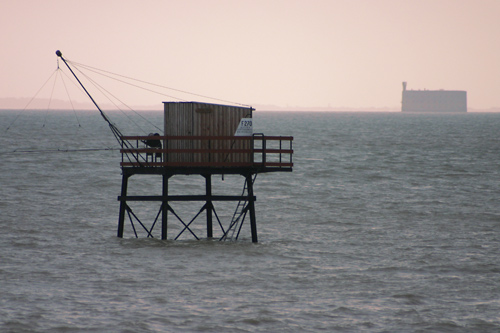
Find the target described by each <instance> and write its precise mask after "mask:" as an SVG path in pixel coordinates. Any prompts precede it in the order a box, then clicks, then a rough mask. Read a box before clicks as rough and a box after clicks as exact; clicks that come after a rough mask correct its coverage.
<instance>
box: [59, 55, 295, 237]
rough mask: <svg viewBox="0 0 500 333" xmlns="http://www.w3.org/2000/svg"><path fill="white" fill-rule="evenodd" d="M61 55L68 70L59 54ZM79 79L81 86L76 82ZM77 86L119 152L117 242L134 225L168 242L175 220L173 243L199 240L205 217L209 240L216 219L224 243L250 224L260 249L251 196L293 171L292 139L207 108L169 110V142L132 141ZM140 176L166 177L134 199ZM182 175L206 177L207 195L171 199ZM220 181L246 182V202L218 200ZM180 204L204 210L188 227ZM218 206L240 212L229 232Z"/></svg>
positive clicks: (238, 111)
mask: <svg viewBox="0 0 500 333" xmlns="http://www.w3.org/2000/svg"><path fill="white" fill-rule="evenodd" d="M56 53H57V55H58V56H59V57H61V59H62V60H63V61H64V62H65V63H66V61H65V60H64V58H63V57H62V55H61V53H60V51H57V52H56ZM66 65H67V66H68V68H69V69H70V71H71V72H72V73H73V71H72V70H71V68H70V67H69V65H68V64H67V63H66ZM73 75H75V74H74V73H73ZM75 78H76V79H77V80H78V78H77V77H76V75H75ZM78 82H79V83H80V85H81V86H82V88H83V89H84V90H85V92H86V93H87V94H88V96H89V97H90V99H91V100H92V102H93V103H94V104H95V106H96V107H97V109H98V110H99V111H100V112H101V115H102V116H103V118H104V119H105V120H106V121H107V122H108V124H109V126H110V128H111V130H112V132H113V134H114V135H115V137H116V138H117V139H118V141H119V142H120V144H121V149H120V152H121V157H122V160H121V163H120V166H121V170H122V186H121V195H120V196H119V197H118V200H119V202H120V211H119V218H118V233H117V236H118V237H123V234H124V229H125V220H126V218H127V217H128V219H129V220H130V222H131V226H132V229H133V232H134V234H135V236H136V237H138V230H137V228H136V227H135V226H136V225H137V224H138V225H139V226H140V227H142V229H143V230H144V231H145V234H146V237H153V235H154V228H155V226H156V225H158V224H161V239H167V231H168V229H169V228H168V223H169V218H173V219H174V221H175V220H177V221H178V222H180V223H181V228H180V231H179V229H178V230H177V231H176V235H175V237H174V239H178V238H179V237H180V236H181V235H182V234H183V233H185V232H189V233H190V234H192V236H193V237H194V238H195V239H200V237H199V235H197V234H196V233H195V231H196V230H193V223H195V221H196V220H197V219H198V218H199V217H200V216H201V215H202V213H203V212H205V216H206V237H207V238H213V237H214V230H213V229H214V223H213V222H214V217H215V219H216V221H217V224H218V225H219V227H220V232H219V233H218V236H217V238H218V239H219V240H226V239H238V236H239V234H240V231H241V230H242V226H243V222H244V221H245V219H246V217H247V216H248V217H249V220H250V232H251V238H252V242H257V221H256V216H255V201H256V196H255V194H254V189H253V184H254V180H255V177H256V175H257V174H259V173H267V172H291V171H292V167H293V162H292V154H293V149H292V141H293V138H292V137H290V136H265V135H264V134H262V133H253V126H252V113H253V111H254V109H253V108H251V107H244V106H230V105H220V104H209V103H201V102H164V124H163V125H164V135H159V134H158V133H152V134H150V135H148V136H126V135H123V134H122V133H121V132H120V131H119V130H118V129H117V128H116V126H114V125H113V123H112V122H111V121H110V120H109V119H108V117H107V116H106V115H105V114H104V113H103V112H102V110H101V109H100V108H99V106H98V105H97V104H96V103H95V101H94V99H93V98H92V97H91V96H90V94H89V93H88V92H87V90H86V89H85V87H83V85H82V84H81V82H80V81H79V80H78ZM137 175H141V176H156V177H158V176H160V177H161V190H160V192H161V193H147V194H146V195H140V194H142V193H130V192H131V191H129V180H130V179H131V177H133V176H137ZM181 175H189V176H200V177H203V179H204V187H205V190H204V193H202V194H200V193H199V192H198V193H188V188H190V187H188V186H185V187H184V188H185V190H184V191H183V192H184V193H182V194H172V193H170V191H169V182H170V181H172V180H173V179H174V177H176V176H181ZM214 175H221V177H222V179H223V177H224V175H236V176H240V177H241V178H242V180H243V191H242V192H241V194H240V195H220V194H215V193H214V192H213V187H212V181H213V179H212V178H213V176H214ZM146 192H148V191H146ZM133 202H144V203H152V204H156V205H157V206H156V207H157V209H158V210H157V213H155V218H154V220H153V221H152V222H151V223H146V222H145V221H143V220H141V218H139V216H138V214H136V213H135V212H134V211H133V209H132V208H131V205H132V203H133ZM175 202H188V203H193V205H194V204H196V203H199V204H200V205H201V207H200V209H199V210H198V212H197V213H196V214H195V215H194V217H193V218H191V219H190V220H189V221H187V220H184V219H183V218H181V214H179V213H178V212H177V211H176V210H175V209H174V205H173V203H175ZM216 202H233V203H235V205H236V208H235V210H234V213H233V214H232V218H231V221H230V222H229V224H227V225H226V227H224V225H223V223H222V221H220V219H219V215H218V214H217V211H216V208H215V207H216V206H215V205H214V203H216Z"/></svg>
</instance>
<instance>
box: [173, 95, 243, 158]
mask: <svg viewBox="0 0 500 333" xmlns="http://www.w3.org/2000/svg"><path fill="white" fill-rule="evenodd" d="M164 110H165V118H164V119H165V135H166V136H169V135H176V136H181V135H182V136H184V135H185V136H234V133H235V132H236V129H237V128H238V125H239V123H240V120H241V119H242V118H251V117H252V108H244V107H237V106H229V105H218V104H209V103H199V102H164ZM164 146H165V147H168V148H178V149H207V150H208V149H248V148H250V144H249V142H244V141H241V140H234V141H221V140H210V141H201V140H170V142H165V144H164ZM251 158H252V154H243V153H238V154H228V153H217V154H214V153H208V152H207V153H201V154H200V153H176V154H169V156H166V159H165V160H168V161H169V162H251Z"/></svg>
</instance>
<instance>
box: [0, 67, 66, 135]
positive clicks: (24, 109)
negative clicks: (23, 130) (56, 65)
mask: <svg viewBox="0 0 500 333" xmlns="http://www.w3.org/2000/svg"><path fill="white" fill-rule="evenodd" d="M56 72H57V69H56V70H55V71H54V72H52V74H51V75H50V76H49V78H48V79H47V81H45V83H44V84H43V85H42V86H41V87H40V89H38V91H37V92H36V94H35V95H34V96H33V97H32V98H31V99H30V101H29V102H28V103H27V104H26V106H25V107H24V108H23V109H22V110H21V111H20V112H19V113H18V114H17V116H16V118H14V120H13V121H12V122H11V123H10V125H9V126H7V128H6V129H5V132H7V131H8V130H9V129H10V128H11V127H12V125H14V123H15V122H16V121H17V119H18V118H19V117H20V116H21V113H22V112H24V111H26V109H27V108H28V106H29V105H30V104H31V102H33V100H34V99H35V98H36V96H38V94H39V93H40V91H41V90H42V89H43V87H45V86H46V85H47V83H48V82H49V81H50V79H51V78H52V77H53V76H54V74H56Z"/></svg>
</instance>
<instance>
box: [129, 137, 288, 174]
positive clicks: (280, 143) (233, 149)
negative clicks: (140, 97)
mask: <svg viewBox="0 0 500 333" xmlns="http://www.w3.org/2000/svg"><path fill="white" fill-rule="evenodd" d="M151 139H152V137H151V136H123V137H121V141H122V149H121V150H120V152H121V154H122V161H121V163H120V166H121V167H122V168H140V169H146V170H143V171H144V172H145V173H158V172H159V171H160V170H163V169H171V170H173V169H175V170H181V171H182V170H183V169H190V172H189V173H198V171H196V170H205V171H206V170H210V171H216V170H217V169H220V170H223V171H224V170H225V172H227V171H230V170H231V169H234V170H233V171H236V172H237V170H239V169H250V170H254V172H273V171H292V168H293V160H292V156H293V149H292V142H293V137H291V136H264V135H262V134H254V135H253V136H156V137H154V140H158V141H160V142H161V143H162V144H161V147H162V148H151V147H148V146H147V145H146V143H145V142H146V141H147V140H151ZM211 169H213V170H211ZM137 171H138V170H137ZM185 171H187V170H185Z"/></svg>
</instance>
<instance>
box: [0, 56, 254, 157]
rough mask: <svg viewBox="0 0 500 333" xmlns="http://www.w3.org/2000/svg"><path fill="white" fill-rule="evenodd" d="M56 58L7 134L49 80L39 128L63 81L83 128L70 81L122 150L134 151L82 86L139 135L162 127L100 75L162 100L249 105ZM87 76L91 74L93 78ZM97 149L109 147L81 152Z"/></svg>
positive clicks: (59, 57)
mask: <svg viewBox="0 0 500 333" xmlns="http://www.w3.org/2000/svg"><path fill="white" fill-rule="evenodd" d="M56 55H57V68H56V69H55V70H54V72H53V73H52V74H51V75H50V77H49V78H48V79H47V81H46V82H45V83H44V84H43V85H42V87H41V88H40V89H39V90H38V91H37V93H36V94H35V95H34V96H33V97H32V98H31V100H30V101H29V102H28V104H26V106H25V107H24V108H23V109H22V111H21V112H19V113H18V114H17V116H16V117H15V118H14V119H13V121H12V122H11V123H10V124H9V125H8V126H7V128H6V130H5V131H6V132H7V131H9V130H10V129H11V128H12V126H13V125H14V123H16V122H17V121H18V119H19V117H20V116H21V114H22V113H24V111H26V110H27V109H28V106H29V105H30V104H31V103H32V102H33V101H34V100H35V99H36V98H37V96H38V95H39V94H40V92H41V91H42V90H43V89H44V87H46V86H47V85H48V84H49V82H51V80H53V83H52V90H51V92H50V98H49V100H48V105H47V109H46V111H45V114H44V118H43V124H42V128H44V127H45V126H46V124H47V123H48V121H49V110H50V109H51V106H52V101H53V96H54V90H55V87H56V83H57V82H62V85H63V87H64V92H65V94H66V97H67V101H69V103H70V104H71V109H72V111H73V114H74V116H75V118H76V122H77V124H78V127H79V128H81V127H82V123H81V122H80V119H79V118H78V115H77V111H76V108H75V104H74V102H73V101H74V98H72V97H74V96H71V94H70V89H69V87H68V84H67V81H68V80H69V81H70V82H71V84H72V85H73V86H74V87H76V88H77V89H78V90H79V91H80V92H83V93H84V95H87V97H88V98H89V99H90V101H91V102H92V103H93V104H94V106H95V107H96V108H97V110H98V111H99V113H100V115H101V117H102V118H103V120H104V121H105V122H106V123H107V124H108V127H109V129H110V130H111V133H112V134H113V136H114V137H115V139H116V140H117V141H118V142H119V144H120V145H121V146H122V148H133V147H132V145H131V144H130V143H128V142H126V141H123V140H121V137H122V136H123V134H122V132H121V130H120V128H119V126H118V125H116V124H115V123H114V122H113V121H112V120H111V118H110V117H109V115H108V114H106V113H105V112H104V111H103V110H102V109H101V107H100V106H99V104H98V103H97V102H96V100H95V99H94V97H93V96H92V95H91V94H90V92H89V90H87V88H86V86H85V85H88V86H89V87H91V88H92V90H94V92H98V93H99V94H101V95H102V96H103V97H104V98H105V99H106V100H107V101H108V102H109V103H111V104H112V105H113V106H114V110H117V111H119V112H121V113H122V114H123V115H124V116H125V118H126V119H127V121H128V122H129V124H132V125H133V126H135V127H136V128H138V129H139V132H140V133H143V134H147V133H151V132H152V131H151V130H152V129H153V128H154V130H153V132H160V133H163V128H160V127H158V126H157V125H156V124H155V123H153V122H151V121H150V120H149V119H147V118H146V117H144V115H143V114H141V113H140V112H137V111H135V110H134V109H133V108H132V107H130V106H128V104H127V103H125V102H124V101H123V100H122V99H120V98H118V97H117V95H116V94H114V93H112V92H111V91H110V90H109V89H106V88H105V87H104V85H102V84H100V83H99V82H97V80H96V79H95V78H94V77H92V76H99V77H100V78H103V79H110V80H113V81H116V82H119V83H120V84H124V85H127V86H129V87H132V88H137V89H141V90H143V91H146V92H149V93H153V94H156V95H161V96H163V97H167V98H168V99H174V100H178V101H181V102H186V101H188V100H187V99H185V98H180V97H178V96H173V94H167V93H165V92H164V91H162V90H166V91H170V92H175V93H176V94H188V95H192V96H197V97H202V98H205V99H211V100H216V101H219V102H225V103H230V104H237V105H241V106H248V105H245V104H241V103H235V102H231V101H228V100H224V99H219V98H213V97H209V96H206V95H201V94H196V93H192V92H188V91H186V90H181V89H175V88H172V87H168V86H165V85H161V84H156V83H152V82H148V81H144V80H139V79H134V78H132V77H130V76H126V75H121V74H117V73H113V72H111V71H107V70H103V69H99V68H96V67H92V66H88V65H85V64H82V63H78V62H73V61H70V60H68V59H65V58H64V57H63V56H62V53H61V52H60V51H56ZM60 60H61V61H62V62H63V63H64V65H65V66H60ZM66 67H67V69H68V70H69V72H70V73H71V74H69V73H67V71H64V70H63V69H64V68H66ZM90 74H92V76H91V75H90ZM77 75H78V76H77ZM80 78H82V79H84V80H85V85H84V82H82V81H81V80H80ZM131 113H133V116H134V117H137V118H140V122H141V123H142V125H141V124H139V122H137V121H136V120H137V119H134V118H132V116H131ZM144 125H146V127H148V129H144ZM126 127H127V128H128V127H129V126H128V125H127V126H126ZM100 149H102V150H112V148H110V147H106V148H84V149H82V150H81V151H98V150H100ZM76 151H79V150H77V149H49V150H44V152H76ZM14 152H15V153H21V152H23V153H35V152H34V151H33V150H32V149H19V148H18V149H15V150H13V151H10V152H8V153H14ZM2 153H3V152H2Z"/></svg>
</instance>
